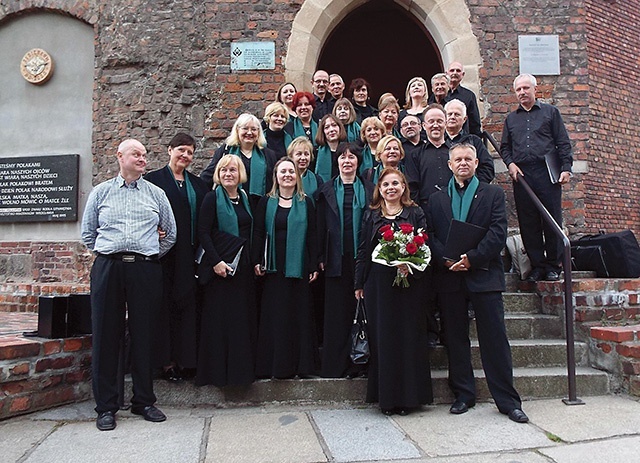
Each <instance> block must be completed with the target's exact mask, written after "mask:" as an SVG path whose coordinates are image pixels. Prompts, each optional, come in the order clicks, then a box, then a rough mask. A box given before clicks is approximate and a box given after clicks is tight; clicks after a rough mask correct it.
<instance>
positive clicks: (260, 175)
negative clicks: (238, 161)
mask: <svg viewBox="0 0 640 463" xmlns="http://www.w3.org/2000/svg"><path fill="white" fill-rule="evenodd" d="M229 153H230V154H235V155H236V156H239V157H242V152H241V151H240V146H238V145H236V146H230V147H229ZM250 162H251V164H250V166H251V167H250V168H249V172H247V175H249V194H252V195H257V196H264V195H265V194H266V193H267V160H266V157H265V155H264V153H263V152H262V150H261V149H260V148H258V147H257V146H254V147H253V154H252V155H251V160H250Z"/></svg>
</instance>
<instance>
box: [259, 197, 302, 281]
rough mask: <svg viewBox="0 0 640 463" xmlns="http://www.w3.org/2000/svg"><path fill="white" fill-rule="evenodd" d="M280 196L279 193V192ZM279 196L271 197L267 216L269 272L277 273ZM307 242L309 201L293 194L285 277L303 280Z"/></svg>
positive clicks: (288, 224) (288, 220)
mask: <svg viewBox="0 0 640 463" xmlns="http://www.w3.org/2000/svg"><path fill="white" fill-rule="evenodd" d="M277 193H278V194H279V191H278V192H277ZM277 210H278V196H277V195H276V196H275V197H273V196H269V199H268V200H267V210H266V214H265V227H266V229H267V239H268V243H269V247H268V249H267V272H268V273H275V272H276V271H277V268H276V212H277ZM306 241H307V201H306V200H305V198H304V197H303V198H302V199H300V197H299V196H298V194H297V192H294V194H293V200H292V202H291V209H290V210H289V216H288V217H287V248H286V255H285V264H284V272H283V273H284V276H285V277H287V278H303V272H304V256H305V254H306V253H305V244H306Z"/></svg>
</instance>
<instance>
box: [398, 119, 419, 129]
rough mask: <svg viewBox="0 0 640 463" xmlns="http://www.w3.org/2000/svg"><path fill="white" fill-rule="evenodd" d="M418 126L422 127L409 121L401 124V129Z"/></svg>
mask: <svg viewBox="0 0 640 463" xmlns="http://www.w3.org/2000/svg"><path fill="white" fill-rule="evenodd" d="M416 125H420V123H419V122H416V121H408V122H403V123H402V124H400V128H402V129H406V128H407V127H415V126H416Z"/></svg>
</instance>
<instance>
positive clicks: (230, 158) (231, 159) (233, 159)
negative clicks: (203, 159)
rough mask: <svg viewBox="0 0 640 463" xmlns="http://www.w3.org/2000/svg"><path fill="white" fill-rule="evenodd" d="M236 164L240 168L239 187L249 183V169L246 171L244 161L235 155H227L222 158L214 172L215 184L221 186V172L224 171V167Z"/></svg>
mask: <svg viewBox="0 0 640 463" xmlns="http://www.w3.org/2000/svg"><path fill="white" fill-rule="evenodd" d="M234 163H235V165H236V167H237V168H238V180H239V182H238V185H240V184H242V183H245V182H246V181H247V169H245V167H244V163H243V162H242V159H240V158H239V157H238V156H236V155H235V154H225V155H223V156H222V157H221V158H220V160H219V161H218V163H217V164H216V168H215V170H214V171H213V183H215V184H216V185H220V184H221V182H220V170H222V168H223V167H227V166H228V165H229V164H234Z"/></svg>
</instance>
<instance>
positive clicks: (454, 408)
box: [449, 400, 476, 415]
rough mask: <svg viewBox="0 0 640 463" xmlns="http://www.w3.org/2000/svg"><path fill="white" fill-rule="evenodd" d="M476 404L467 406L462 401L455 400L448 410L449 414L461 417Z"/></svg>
mask: <svg viewBox="0 0 640 463" xmlns="http://www.w3.org/2000/svg"><path fill="white" fill-rule="evenodd" d="M475 405H476V404H467V403H465V402H463V401H462V400H456V401H455V402H454V403H453V405H451V408H450V409H449V413H453V414H454V415H462V414H463V413H467V412H468V411H469V409H470V408H472V407H474V406H475Z"/></svg>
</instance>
